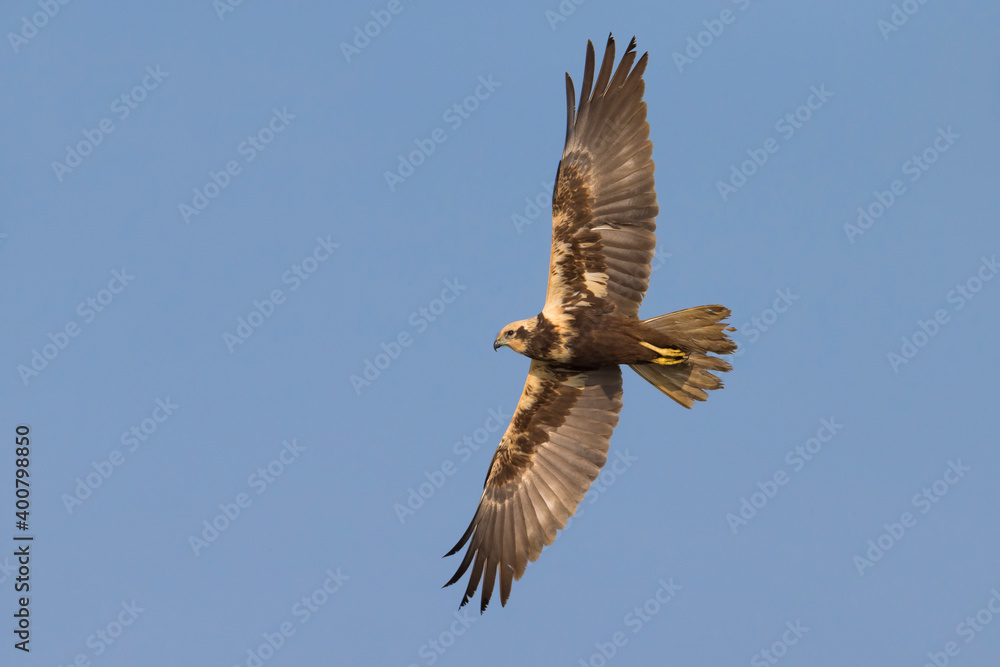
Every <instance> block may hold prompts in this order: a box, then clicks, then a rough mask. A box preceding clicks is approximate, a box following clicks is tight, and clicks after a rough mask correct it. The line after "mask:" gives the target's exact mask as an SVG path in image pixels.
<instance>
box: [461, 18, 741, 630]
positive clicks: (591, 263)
mask: <svg viewBox="0 0 1000 667" xmlns="http://www.w3.org/2000/svg"><path fill="white" fill-rule="evenodd" d="M648 55H649V54H648V53H647V54H643V56H642V57H641V58H639V59H638V61H636V51H635V38H633V39H632V42H631V43H630V44H629V46H628V49H627V50H626V51H625V55H624V56H622V59H621V62H620V63H619V65H618V69H617V70H615V72H614V75H613V76H612V70H613V69H614V61H615V41H614V39H613V38H612V37H610V36H609V37H608V44H607V47H606V48H605V51H604V61H603V62H602V63H601V69H600V71H599V72H597V73H596V74H597V78H596V81H595V79H594V75H595V72H594V62H595V59H594V45H593V44H592V43H591V42H589V41H588V42H587V62H586V67H585V68H584V71H583V86H582V90H581V95H580V107H579V109H577V108H576V94H575V92H574V89H573V80H572V78H570V76H569V74H568V73H567V74H566V103H567V104H566V106H567V117H566V144H565V146H564V147H563V152H562V159H561V160H560V162H559V170H558V173H557V177H556V183H555V188H554V191H553V194H552V255H551V260H550V265H549V285H548V293H547V295H546V298H545V307H544V308H543V309H542V312H541V313H539V314H538V315H536V316H535V317H532V318H530V319H526V320H520V321H517V322H512V323H511V324H508V325H507V326H505V327H504V328H503V329H502V330H501V331H500V333H499V334H498V335H497V337H496V340H495V342H494V343H493V347H494V349H499V348H501V347H509V348H510V349H512V350H514V351H515V352H518V353H520V354H523V355H525V356H527V357H530V358H531V367H530V369H529V370H528V380H527V382H525V385H524V392H523V393H522V394H521V399H520V401H518V404H517V409H516V410H515V411H514V416H513V418H512V419H511V422H510V426H508V427H507V431H506V432H505V433H504V435H503V438H502V439H501V440H500V445H499V446H498V447H497V450H496V453H495V454H494V455H493V460H492V461H491V462H490V469H489V473H488V474H487V476H486V483H485V484H484V489H483V495H482V497H481V498H480V500H479V507H478V509H477V510H476V513H475V516H473V518H472V523H470V524H469V528H468V529H467V530H466V531H465V534H464V535H462V539H460V540H459V541H458V544H456V545H455V547H454V548H453V549H452V550H451V551H449V552H448V554H446V555H448V556H450V555H452V554H454V553H456V552H457V551H458V550H459V549H461V548H462V547H463V546H464V545H466V544H468V549H467V550H466V552H465V557H464V558H463V559H462V563H461V565H459V567H458V571H457V572H456V573H455V576H453V577H452V578H451V580H450V581H449V582H448V583H447V584H445V586H450V585H452V584H454V583H455V582H457V581H458V580H459V579H460V578H461V577H462V576H463V575H464V574H465V572H466V571H467V570H468V569H469V566H472V574H471V576H470V578H469V585H468V587H467V588H466V590H465V595H464V597H463V598H462V606H464V605H465V604H466V603H467V602H468V601H469V599H470V598H472V597H473V596H474V595H475V592H476V588H477V587H478V586H479V582H480V580H482V582H483V592H482V604H481V605H480V611H485V609H486V606H487V605H488V604H489V602H490V598H491V596H492V595H493V587H494V585H495V583H496V579H497V573H498V572H499V576H500V603H501V604H502V605H506V604H507V599H508V597H509V596H510V588H511V582H512V580H513V579H518V580H519V579H520V578H521V576H522V575H523V574H524V571H525V568H526V567H527V565H528V562H529V561H532V562H533V561H535V560H536V559H537V558H538V556H539V555H540V554H541V553H542V547H545V546H548V545H550V544H552V542H553V540H555V538H556V532H557V531H559V530H561V529H562V528H564V527H565V526H566V521H567V520H568V519H569V518H570V517H571V516H572V515H573V514H574V512H576V508H577V505H578V504H579V503H580V501H581V500H582V499H583V496H584V494H585V493H586V491H587V489H589V488H590V484H591V483H592V482H593V481H594V480H595V479H596V478H597V474H598V473H599V472H600V470H601V467H602V466H603V465H604V463H605V461H606V460H607V454H608V443H609V440H610V438H611V431H612V430H613V429H614V427H615V426H616V425H617V424H618V412H619V410H621V407H622V375H621V369H620V368H619V366H620V365H621V364H627V365H628V366H629V367H630V368H632V370H634V371H635V372H636V373H638V374H639V375H641V376H642V377H643V378H645V379H646V380H648V381H649V382H650V383H651V384H652V385H653V386H655V387H656V388H657V389H659V390H660V391H662V392H663V393H665V394H666V395H667V396H669V397H670V398H672V399H674V400H675V401H677V402H678V403H680V404H681V405H683V406H684V407H686V408H690V407H691V405H692V404H693V403H694V401H704V400H705V399H706V398H707V397H708V395H707V393H706V390H709V389H719V388H721V387H722V382H721V380H719V378H718V377H716V376H715V375H713V374H712V373H711V372H710V371H728V370H730V369H731V368H732V367H731V366H730V365H729V363H728V362H726V361H725V360H723V359H721V358H719V357H715V356H711V355H710V353H714V354H729V353H731V352H733V351H735V350H736V345H735V344H734V343H733V342H732V341H731V340H730V339H729V338H728V337H727V336H726V333H725V331H727V330H729V331H732V330H733V329H732V328H731V327H730V328H728V329H727V325H726V323H725V322H724V321H723V320H724V319H725V318H726V317H728V316H729V314H730V313H729V309H727V308H724V307H722V306H701V307H698V308H688V309H687V310H681V311H678V312H675V313H670V314H668V315H661V316H660V317H654V318H652V319H648V320H640V319H639V318H638V315H639V304H640V302H641V301H642V298H643V295H644V294H645V292H646V288H647V287H648V285H649V274H650V262H651V261H652V259H653V251H654V249H655V247H656V236H655V234H654V231H655V230H656V223H655V222H654V220H653V219H654V218H655V217H656V214H657V213H658V212H659V207H658V206H657V203H656V192H655V189H654V187H653V159H652V154H653V144H652V142H651V141H650V140H649V123H648V122H646V103H645V102H644V101H643V99H642V94H643V91H644V90H645V83H644V82H643V80H642V74H643V72H644V71H645V69H646V61H647V56H648ZM633 63H634V64H635V67H633V66H632V65H633Z"/></svg>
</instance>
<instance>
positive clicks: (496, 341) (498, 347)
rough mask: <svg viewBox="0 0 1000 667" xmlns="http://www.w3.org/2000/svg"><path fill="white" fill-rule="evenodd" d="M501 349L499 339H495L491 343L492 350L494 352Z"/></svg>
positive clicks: (501, 345) (501, 344)
mask: <svg viewBox="0 0 1000 667" xmlns="http://www.w3.org/2000/svg"><path fill="white" fill-rule="evenodd" d="M501 347H503V343H501V342H500V339H499V338H498V339H496V340H495V341H493V350H494V351H496V350H499V349H500V348H501Z"/></svg>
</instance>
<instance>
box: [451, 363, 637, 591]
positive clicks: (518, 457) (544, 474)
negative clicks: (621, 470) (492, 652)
mask: <svg viewBox="0 0 1000 667" xmlns="http://www.w3.org/2000/svg"><path fill="white" fill-rule="evenodd" d="M621 396H622V375H621V371H620V370H619V368H618V366H609V367H605V368H601V369H598V370H594V371H587V372H582V371H574V370H569V369H562V368H559V367H555V366H551V365H549V364H547V363H545V362H541V361H532V362H531V368H530V370H529V371H528V380H527V382H525V384H524V392H523V393H522V394H521V400H520V401H519V402H518V404H517V409H516V410H515V411H514V417H513V419H511V422H510V426H508V427H507V431H506V432H505V433H504V435H503V438H502V439H501V440H500V446H499V447H497V450H496V453H495V454H494V455H493V461H492V462H491V463H490V471H489V474H488V475H487V476H486V483H485V484H484V488H483V495H482V497H481V498H480V500H479V508H478V509H477V510H476V514H475V516H473V518H472V523H470V524H469V528H468V529H467V530H466V531H465V534H464V535H462V539H460V540H459V541H458V544H456V545H455V547H454V548H453V549H452V550H451V551H449V552H448V553H447V554H446V555H448V556H450V555H452V554H454V553H456V552H457V551H458V550H459V549H461V548H462V547H463V546H464V545H465V544H466V543H468V545H469V547H468V550H467V551H466V552H465V557H464V558H463V559H462V564H461V565H459V567H458V571H457V572H456V573H455V576H453V577H452V578H451V580H450V581H449V582H448V583H447V584H445V586H450V585H452V584H454V583H455V582H456V581H458V580H459V579H460V578H461V577H462V575H464V574H465V572H466V570H468V569H469V566H470V565H473V567H472V575H471V576H470V578H469V585H468V587H467V588H466V589H465V596H464V597H463V598H462V606H464V605H465V604H466V603H467V602H468V601H469V599H470V598H471V597H472V596H473V595H475V593H476V588H477V587H478V586H479V580H480V578H482V579H483V594H482V604H481V606H480V611H485V609H486V605H488V604H489V602H490V597H491V596H492V595H493V586H494V584H495V582H496V576H497V571H498V570H499V572H500V604H502V605H506V604H507V598H508V597H510V587H511V580H512V579H520V578H521V575H523V574H524V570H525V568H526V567H527V565H528V562H529V561H535V560H536V559H537V558H538V556H539V554H541V553H542V547H544V546H548V545H550V544H552V541H553V540H555V538H556V531H558V530H561V529H562V528H563V527H565V525H566V521H567V520H569V518H570V517H571V516H573V514H574V513H575V512H576V507H577V505H578V504H579V503H580V501H581V500H583V495H584V494H585V493H586V492H587V489H589V488H590V484H591V482H593V481H594V480H595V479H596V478H597V473H598V472H600V470H601V467H602V466H603V465H604V462H605V461H606V460H607V456H608V442H609V440H610V439H611V431H612V430H613V429H614V427H615V426H616V425H617V424H618V412H619V410H621V407H622V401H621ZM473 563H474V564H473Z"/></svg>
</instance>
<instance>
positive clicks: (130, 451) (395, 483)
mask: <svg viewBox="0 0 1000 667" xmlns="http://www.w3.org/2000/svg"><path fill="white" fill-rule="evenodd" d="M224 2H225V0H220V2H216V3H214V4H213V3H212V2H209V0H199V1H198V2H192V3H180V4H179V5H170V6H169V7H168V6H166V5H163V6H162V7H161V6H157V7H150V6H146V5H143V6H138V5H130V6H118V7H115V8H111V7H104V6H97V5H93V4H88V3H82V2H69V3H67V4H60V3H58V2H56V1H55V0H48V1H46V0H41V1H38V0H36V1H30V2H29V1H24V0H17V1H16V2H12V3H6V4H5V6H4V8H3V10H2V11H0V26H2V31H3V33H4V35H5V38H4V42H5V44H4V46H2V47H0V54H2V55H0V59H2V64H0V87H2V89H3V90H4V91H5V99H6V103H5V104H4V105H3V110H2V112H0V113H2V118H3V123H2V124H0V141H2V144H0V145H2V148H3V154H4V156H5V159H4V160H3V161H2V162H0V188H2V196H0V202H2V207H3V208H2V211H0V212H2V215H0V234H2V236H0V272H2V280H3V284H6V285H8V286H9V288H8V289H7V290H4V294H3V296H2V299H3V304H2V307H3V312H4V314H5V322H6V325H5V326H4V327H3V333H2V336H3V345H2V346H0V350H2V352H0V354H2V355H3V359H2V364H0V370H2V372H0V386H2V396H3V398H4V400H3V401H2V402H0V430H2V431H3V434H4V435H3V438H4V439H5V441H6V442H8V446H7V447H6V448H4V450H3V451H4V452H5V453H4V454H3V455H2V456H0V480H2V482H0V488H2V489H4V490H3V492H2V493H0V498H3V500H2V501H0V509H2V510H3V512H5V514H4V516H6V517H7V522H8V523H7V524H6V528H5V529H3V530H0V540H3V541H5V542H6V543H7V544H8V546H6V547H4V548H3V549H2V550H0V553H3V554H7V555H6V556H3V557H0V566H2V569H0V591H2V593H0V610H2V612H0V613H2V615H3V616H4V617H5V618H7V619H8V621H7V624H6V629H5V630H4V636H5V637H6V638H7V639H6V640H5V642H4V646H3V647H2V648H0V651H2V653H3V655H4V656H5V657H3V658H2V660H0V661H2V662H3V663H4V664H24V665H71V664H79V665H86V664H92V665H95V666H96V665H101V666H105V665H107V666H112V665H114V666H117V665H140V664H141V665H146V666H157V665H178V664H191V665H225V666H230V665H254V664H263V665H268V666H269V667H270V666H272V665H329V664H345V665H348V664H350V665H404V666H405V665H421V666H422V665H431V664H434V665H470V664H482V665H557V664H564V665H573V666H576V665H592V666H594V667H599V666H600V665H603V664H607V665H615V666H617V665H649V664H670V665H741V664H742V665H746V664H750V665H765V664H766V665H771V664H782V665H845V664H851V665H880V666H881V665H923V664H935V662H934V661H936V662H937V664H944V663H943V662H941V661H947V663H948V664H958V665H987V664H996V662H997V661H998V659H1000V617H997V612H1000V593H998V591H1000V567H998V563H1000V531H998V529H997V528H998V527H997V522H996V520H995V515H996V508H997V506H998V504H1000V486H998V485H997V483H996V480H997V476H998V473H1000V454H998V452H997V446H996V445H997V417H996V414H997V412H996V406H997V403H998V398H1000V390H998V388H997V383H996V380H995V378H996V377H997V375H998V372H1000V356H998V355H997V346H996V334H995V332H996V329H997V326H998V325H1000V316H998V313H1000V310H998V308H997V303H998V299H1000V280H997V279H996V274H997V271H998V266H997V259H998V256H1000V233H998V231H997V229H998V228H997V219H998V218H997V214H998V210H1000V201H998V192H1000V190H998V188H997V185H996V184H997V178H998V176H1000V174H998V163H997V159H996V156H997V154H998V152H1000V136H998V133H997V130H996V127H997V122H996V118H997V110H998V107H1000V90H998V84H997V82H998V73H1000V72H998V69H1000V64H998V63H1000V61H998V59H997V44H998V43H1000V40H998V37H1000V35H998V28H1000V10H998V8H997V7H996V6H995V4H994V3H989V2H986V1H985V0H981V1H972V0H970V1H965V2H951V3H944V2H925V3H923V4H921V3H918V2H916V0H908V2H896V3H892V2H860V1H854V0H852V1H847V2H816V3H792V2H760V1H758V0H738V1H730V0H714V1H711V2H689V3H673V4H674V5H677V4H681V5H682V6H672V5H666V6H665V5H664V3H653V2H621V3H609V2H598V1H596V0H590V1H589V2H581V3H579V4H577V3H575V2H571V1H570V0H565V1H564V2H562V3H559V2H557V0H551V1H550V2H540V3H527V2H523V3H516V2H515V3H486V4H480V3H460V2H443V3H433V4H432V3H420V2H412V1H411V0H401V1H400V2H396V1H395V0H393V1H392V2H389V1H388V0H386V1H378V2H370V3H358V2H352V3H340V4H337V5H336V6H335V7H334V6H332V5H330V4H324V3H282V4H280V5H279V4H277V3H272V4H268V3H257V2H243V3H241V4H238V5H236V4H232V5H231V4H228V3H227V4H223V3H224ZM366 30H367V31H368V33H369V34H370V35H371V36H368V35H366V34H365V31H366ZM609 31H612V32H613V33H614V34H615V35H616V37H617V39H618V44H619V49H620V51H621V50H624V47H625V45H626V44H627V42H628V39H629V38H630V37H631V36H632V35H633V34H635V35H636V36H637V39H638V47H639V50H640V52H643V51H647V50H648V51H649V53H650V60H649V67H648V69H647V72H646V77H645V78H646V82H647V83H646V100H647V102H648V105H649V120H650V125H651V135H652V140H653V143H654V153H653V156H654V159H655V160H656V166H657V170H656V179H657V186H658V188H657V189H658V197H659V204H660V215H659V217H658V225H659V237H658V238H659V248H658V256H657V260H656V265H655V272H654V273H653V275H652V279H651V286H650V290H649V293H648V295H647V298H646V301H645V302H644V304H643V309H642V314H643V315H644V316H646V317H653V316H655V315H659V314H662V313H665V312H670V311H673V310H679V309H681V308H685V307H689V306H694V305H701V304H712V303H722V304H725V305H726V306H728V307H730V308H731V309H732V310H733V323H734V324H735V325H736V326H737V327H738V328H739V331H738V332H737V333H736V334H735V337H736V339H737V340H738V342H739V343H740V344H741V345H742V346H743V347H742V350H741V351H740V353H739V356H738V357H737V358H736V359H735V360H734V363H735V370H734V371H733V372H732V373H730V374H729V375H728V376H727V377H726V378H725V380H726V388H725V389H724V390H723V391H720V392H715V393H713V395H712V396H711V398H710V399H709V401H708V402H707V403H705V404H699V405H697V406H696V407H695V409H693V410H691V411H687V410H684V409H682V408H680V407H679V406H677V405H675V404H673V403H672V402H671V401H669V400H668V399H666V398H665V397H664V396H662V395H661V394H660V393H659V392H657V391H655V390H654V389H653V388H651V387H650V386H648V385H647V384H646V383H645V382H644V381H642V380H641V379H640V378H638V377H637V376H635V375H634V374H632V373H627V375H626V379H625V400H624V403H625V405H624V409H623V411H622V415H621V422H620V425H619V427H618V428H617V430H616V432H615V434H614V437H613V439H612V443H611V453H610V458H609V461H611V462H612V463H614V464H616V465H614V466H612V465H610V464H609V466H608V467H607V468H606V470H605V472H604V473H603V474H602V476H601V477H600V478H599V481H598V483H597V484H596V485H595V486H594V487H593V488H592V490H591V492H590V494H589V495H588V497H587V498H586V499H585V500H584V503H583V505H581V508H582V511H581V512H580V513H579V514H578V515H577V516H576V517H575V518H574V519H573V520H572V521H571V523H570V524H569V526H568V527H567V529H566V530H564V531H563V532H561V533H560V534H559V537H558V538H557V540H556V542H555V543H554V544H553V545H552V546H551V547H549V548H547V549H546V550H545V551H544V553H543V554H542V557H541V558H540V559H539V561H537V562H536V563H534V564H532V565H530V566H529V567H528V570H527V573H526V575H525V576H524V578H523V579H522V580H521V581H520V582H516V583H515V585H514V589H513V594H512V596H511V599H510V602H509V603H508V605H507V607H506V608H501V607H500V606H499V603H498V601H495V602H494V604H493V605H491V607H490V609H488V610H487V612H486V614H485V615H483V616H480V615H479V614H478V613H477V612H476V611H474V610H466V611H467V612H468V613H466V611H463V612H462V613H457V615H456V610H457V608H458V603H459V601H460V599H461V592H462V591H461V590H459V588H457V587H452V588H449V589H445V590H441V585H442V584H443V583H444V582H445V581H446V580H447V579H448V578H449V577H450V576H451V574H452V573H453V571H454V568H455V567H457V565H458V559H457V558H450V559H444V560H442V559H441V555H442V554H444V553H445V552H446V551H447V550H448V549H449V548H450V547H451V546H452V545H453V544H454V543H455V541H456V540H457V539H458V537H459V536H460V535H461V534H462V531H463V530H464V529H465V527H466V526H467V524H468V521H469V519H470V518H471V516H472V513H473V511H474V510H475V507H476V503H477V501H478V498H479V494H480V492H481V489H482V482H483V478H484V476H485V474H486V468H487V465H488V462H489V460H490V457H491V455H492V452H493V448H494V447H495V445H496V443H497V442H498V440H499V437H500V434H501V433H502V430H503V429H504V428H505V427H506V422H507V420H508V419H509V418H510V415H511V413H512V411H513V408H514V405H515V403H516V400H517V397H518V395H519V392H520V390H521V387H522V385H523V382H524V376H525V373H526V370H527V366H528V361H527V360H526V359H524V358H522V357H519V356H517V355H515V354H513V353H511V352H510V351H508V350H502V351H501V352H500V353H494V351H493V350H492V349H491V344H492V342H493V337H494V335H495V334H496V332H497V331H498V330H499V328H500V327H501V326H503V324H505V323H506V322H509V321H511V320H515V319H520V318H523V317H530V316H532V315H534V314H535V313H537V312H538V310H539V309H540V308H541V305H542V302H543V300H544V290H545V278H546V275H547V266H548V253H549V233H550V230H549V212H548V208H547V207H548V195H549V192H550V190H551V180H552V178H553V176H554V173H555V169H556V164H557V160H558V157H559V154H560V151H561V149H562V144H563V138H564V133H565V127H564V123H565V106H564V105H565V92H564V87H563V85H564V84H563V72H564V71H569V72H570V74H572V75H573V77H574V79H575V80H576V81H577V83H578V84H579V82H580V79H581V77H582V73H583V64H584V53H585V47H586V42H587V40H588V39H592V40H594V42H595V44H596V45H597V47H598V50H599V52H600V51H601V50H603V44H604V41H605V39H606V37H607V34H608V32H609ZM387 174H389V176H387ZM366 373H367V376H366ZM352 377H353V378H354V379H352ZM21 424H24V425H27V426H28V427H29V428H30V433H31V435H30V439H31V445H30V447H31V453H30V457H29V458H30V467H29V473H30V481H31V487H30V489H31V495H30V503H31V505H30V521H29V524H30V528H29V530H27V531H19V530H17V529H16V528H15V526H14V521H15V517H14V512H15V511H16V508H15V505H14V502H15V496H14V475H15V466H16V462H15V458H16V454H15V448H14V445H13V442H14V438H15V436H16V429H17V427H18V425H21ZM404 508H405V510H404ZM15 534H18V535H24V534H31V535H33V536H34V537H35V539H34V542H32V546H31V547H30V548H31V562H30V585H31V590H30V604H29V610H30V623H31V625H30V628H31V643H30V648H31V651H30V654H27V655H25V654H22V653H21V652H20V651H18V650H16V649H15V648H14V646H13V644H14V641H15V638H14V636H13V633H12V629H13V620H12V619H13V614H14V613H15V612H16V610H17V608H18V604H17V597H18V596H19V595H20V594H17V593H15V591H14V585H15V584H16V576H17V575H16V573H15V572H14V569H13V567H14V565H15V564H16V563H15V562H14V561H15V559H14V557H13V552H14V548H15V546H14V545H15V543H14V541H13V539H12V538H13V537H14V536H15Z"/></svg>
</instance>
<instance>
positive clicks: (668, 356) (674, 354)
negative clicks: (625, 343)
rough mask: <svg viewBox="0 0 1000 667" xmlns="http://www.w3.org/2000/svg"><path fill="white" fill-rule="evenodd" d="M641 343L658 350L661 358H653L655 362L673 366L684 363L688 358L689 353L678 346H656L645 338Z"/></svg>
mask: <svg viewBox="0 0 1000 667" xmlns="http://www.w3.org/2000/svg"><path fill="white" fill-rule="evenodd" d="M639 345H642V346H643V347H645V348H648V349H650V350H652V351H653V352H656V353H657V354H658V355H660V358H659V359H653V360H652V361H653V363H654V364H660V365H661V366H673V365H675V364H680V363H683V362H684V361H685V360H686V359H687V355H686V354H684V352H682V351H681V350H679V349H678V348H676V347H656V346H654V345H650V344H649V343H647V342H646V341H644V340H640V341H639Z"/></svg>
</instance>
